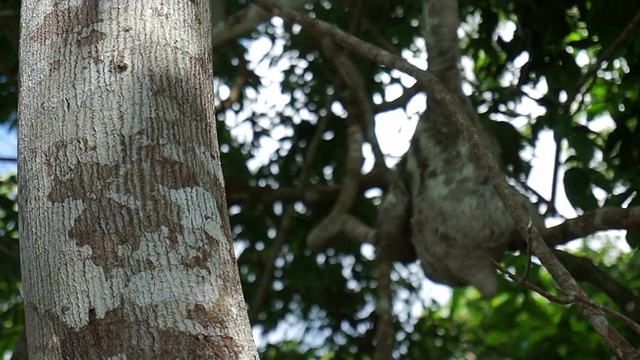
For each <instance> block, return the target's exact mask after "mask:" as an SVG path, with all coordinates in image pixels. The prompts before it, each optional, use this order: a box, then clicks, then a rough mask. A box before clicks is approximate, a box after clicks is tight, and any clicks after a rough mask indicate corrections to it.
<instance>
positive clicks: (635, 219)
mask: <svg viewBox="0 0 640 360" xmlns="http://www.w3.org/2000/svg"><path fill="white" fill-rule="evenodd" d="M614 229H618V230H640V206H634V207H630V208H628V209H621V208H601V209H597V210H593V211H589V212H587V213H584V214H583V215H581V216H578V217H577V218H574V219H569V220H566V221H565V222H563V223H562V224H560V225H557V226H554V227H552V228H549V229H547V230H544V231H543V234H544V239H545V241H546V242H547V244H549V246H557V245H561V244H565V243H567V242H569V241H571V240H573V239H577V238H582V237H585V236H588V235H591V234H594V233H596V232H598V231H603V230H614Z"/></svg>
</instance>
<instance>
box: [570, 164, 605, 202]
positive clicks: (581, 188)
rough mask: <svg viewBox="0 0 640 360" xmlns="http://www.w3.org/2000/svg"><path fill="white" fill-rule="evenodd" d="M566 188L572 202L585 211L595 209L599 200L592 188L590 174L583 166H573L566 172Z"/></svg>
mask: <svg viewBox="0 0 640 360" xmlns="http://www.w3.org/2000/svg"><path fill="white" fill-rule="evenodd" d="M564 188H565V192H566V194H567V198H568V199H569V201H570V202H571V204H572V205H573V206H575V207H578V208H580V209H582V210H584V211H589V210H594V209H596V208H597V207H598V201H597V200H596V197H595V196H594V195H593V191H592V190H591V181H589V174H588V172H587V171H585V170H584V169H581V168H571V169H569V170H567V171H566V172H565V174H564Z"/></svg>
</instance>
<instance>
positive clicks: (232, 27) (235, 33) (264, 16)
mask: <svg viewBox="0 0 640 360" xmlns="http://www.w3.org/2000/svg"><path fill="white" fill-rule="evenodd" d="M311 2H313V1H312V0H279V1H277V3H278V5H279V6H283V7H286V8H289V9H292V10H296V11H300V10H302V9H304V6H305V5H306V4H308V3H311ZM272 16H273V14H271V13H269V12H267V11H264V10H263V9H262V8H260V7H259V6H255V5H249V6H248V7H247V8H245V9H242V10H240V11H238V12H237V13H235V14H233V15H230V16H229V17H227V19H226V20H225V21H223V22H220V23H218V24H215V26H214V27H213V28H212V29H211V42H212V44H213V46H214V47H216V46H218V45H220V44H222V43H225V42H227V41H229V40H231V39H235V38H237V37H239V36H240V35H242V34H244V33H247V32H249V31H251V30H253V29H255V28H256V27H257V26H258V25H260V24H262V23H263V22H265V21H267V20H269V19H271V17H272Z"/></svg>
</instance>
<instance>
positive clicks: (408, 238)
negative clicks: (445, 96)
mask: <svg viewBox="0 0 640 360" xmlns="http://www.w3.org/2000/svg"><path fill="white" fill-rule="evenodd" d="M423 4H424V17H425V19H424V20H425V24H426V26H425V39H426V43H427V51H428V64H429V66H428V69H427V71H428V72H430V73H431V74H433V75H434V76H436V77H437V78H438V79H439V80H440V81H441V82H442V84H443V85H444V86H445V88H446V89H447V90H448V91H449V93H450V95H451V96H454V97H457V98H458V101H459V103H460V104H463V106H464V109H463V110H464V113H465V114H466V115H467V116H468V118H469V119H470V121H471V122H472V123H473V124H474V126H475V128H476V131H477V132H478V135H479V137H480V140H481V141H482V143H483V145H484V146H486V147H487V148H488V149H489V150H490V152H491V153H492V155H493V156H494V158H499V154H500V150H499V147H498V145H497V142H496V140H495V139H494V138H493V137H492V136H491V135H490V134H489V133H488V132H486V131H485V129H484V128H483V127H482V125H481V123H480V121H479V120H478V116H477V114H476V112H475V111H474V110H473V108H472V106H471V103H470V101H469V99H468V98H467V97H466V96H465V95H464V93H463V91H462V77H461V74H460V69H459V62H460V50H459V45H458V37H457V29H458V25H459V22H458V4H457V1H456V0H423ZM513 191H514V192H515V189H514V190H513ZM518 196H520V197H521V198H522V201H523V203H526V204H527V206H528V207H529V208H531V204H530V203H529V202H528V200H527V199H526V198H525V197H524V196H522V195H518ZM376 241H377V244H378V246H379V247H380V251H382V252H384V254H385V256H388V257H389V258H390V259H391V260H394V261H402V262H410V261H413V260H415V259H416V258H417V259H419V260H420V262H421V265H422V268H423V269H424V272H425V275H426V276H427V277H428V278H430V279H431V280H433V281H434V282H438V283H442V284H446V285H450V286H453V287H458V286H466V285H472V286H474V287H475V288H477V289H478V290H479V291H480V293H481V294H482V295H483V296H484V297H485V298H491V297H493V296H494V295H495V294H496V291H497V285H498V283H497V277H496V270H495V266H494V264H493V263H492V262H491V260H492V259H493V260H495V261H500V260H501V259H502V257H503V255H504V253H505V252H506V251H507V250H508V249H509V248H514V247H522V243H523V242H524V239H522V237H521V236H520V235H519V233H518V229H517V227H516V225H515V223H514V222H513V220H512V219H511V217H510V215H509V213H508V211H507V209H506V208H505V207H504V205H503V204H502V202H501V200H500V198H499V197H498V195H497V194H496V193H495V190H494V189H493V186H492V184H491V181H490V179H489V178H488V175H487V174H486V172H485V171H484V170H483V168H482V166H481V165H480V163H479V160H478V159H477V157H476V155H475V154H474V153H473V151H472V149H471V147H470V145H469V144H468V143H467V141H466V140H465V138H464V135H463V133H462V130H461V129H460V128H458V126H457V124H456V123H455V122H454V120H453V119H452V118H451V115H450V114H449V113H447V112H446V111H445V110H444V109H443V107H442V106H441V104H439V103H438V102H437V101H436V100H435V99H433V97H430V96H428V94H427V110H426V111H425V112H424V114H422V116H421V117H420V120H419V122H418V125H417V128H416V132H415V134H414V136H413V138H412V139H411V144H410V147H409V150H408V151H407V153H406V154H405V155H404V156H403V157H402V159H401V160H400V162H399V163H398V164H397V165H396V167H395V169H394V175H393V179H392V181H391V184H390V186H389V189H388V191H387V194H386V196H385V198H384V199H383V202H382V204H381V206H380V209H379V215H378V222H377V239H376Z"/></svg>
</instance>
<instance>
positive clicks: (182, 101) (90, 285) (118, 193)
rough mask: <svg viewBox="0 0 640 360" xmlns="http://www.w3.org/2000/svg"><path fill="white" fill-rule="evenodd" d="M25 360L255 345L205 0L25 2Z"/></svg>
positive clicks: (159, 355)
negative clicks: (233, 229)
mask: <svg viewBox="0 0 640 360" xmlns="http://www.w3.org/2000/svg"><path fill="white" fill-rule="evenodd" d="M21 16H22V19H21V20H22V32H21V39H20V43H21V49H20V59H21V65H20V76H21V89H20V104H19V116H20V132H19V149H20V151H19V176H20V218H21V219H20V223H21V224H20V226H21V229H22V234H21V261H22V276H23V294H24V301H25V311H26V324H27V337H28V346H29V353H30V358H31V359H45V358H46V359H107V358H111V359H253V358H257V354H256V350H255V345H254V343H253V339H252V337H251V331H250V327H249V323H248V319H247V315H246V309H245V304H244V299H243V296H242V292H241V288H240V281H239V276H238V272H237V266H236V263H235V256H234V252H233V244H232V240H231V233H230V230H229V221H228V214H227V206H226V199H225V195H224V182H223V177H222V171H221V168H220V157H219V150H218V145H217V140H216V131H215V119H214V102H213V88H212V81H213V74H212V70H211V69H212V66H211V48H210V44H211V41H210V34H211V32H210V30H211V28H210V26H211V25H210V22H209V19H210V9H209V1H202V0H197V1H196V0H192V1H175V2H174V1H161V0H117V1H99V0H93V1H37V0H23V4H22V12H21Z"/></svg>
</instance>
